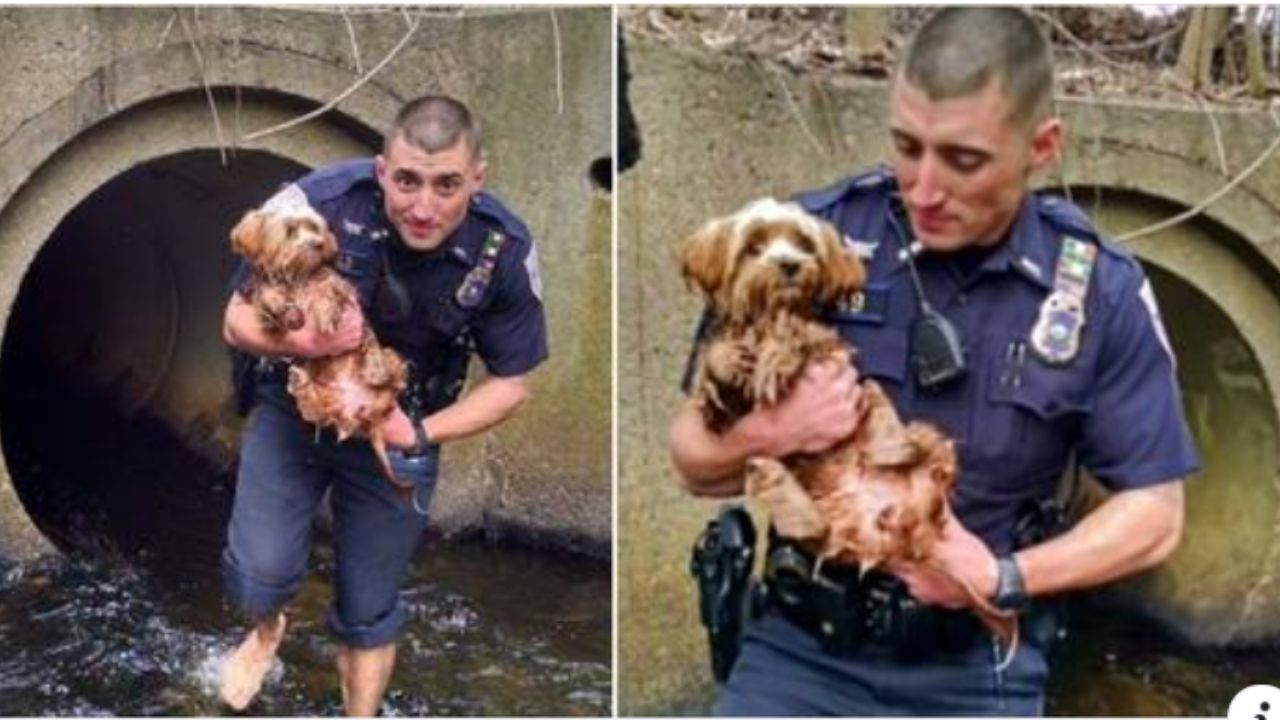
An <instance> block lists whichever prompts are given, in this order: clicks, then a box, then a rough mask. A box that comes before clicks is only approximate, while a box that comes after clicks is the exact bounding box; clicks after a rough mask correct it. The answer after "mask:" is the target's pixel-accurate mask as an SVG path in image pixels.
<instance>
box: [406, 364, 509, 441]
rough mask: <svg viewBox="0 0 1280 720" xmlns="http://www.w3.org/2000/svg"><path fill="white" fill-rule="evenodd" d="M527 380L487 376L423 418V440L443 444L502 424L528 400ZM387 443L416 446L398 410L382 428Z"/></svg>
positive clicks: (414, 438)
mask: <svg viewBox="0 0 1280 720" xmlns="http://www.w3.org/2000/svg"><path fill="white" fill-rule="evenodd" d="M529 394H530V393H529V376H528V375H527V374H525V375H512V376H509V377H500V376H495V375H491V376H489V377H487V378H485V379H484V380H482V381H481V382H480V383H479V384H478V385H476V386H475V388H473V389H472V390H471V391H470V392H468V393H467V394H466V395H463V396H462V397H461V398H459V399H458V401H457V402H455V403H453V404H452V405H449V406H447V407H445V408H443V409H441V410H440V411H438V412H435V413H432V414H431V415H428V416H427V417H425V418H423V420H422V422H423V423H424V424H423V427H424V429H425V430H426V431H427V437H429V438H430V439H431V441H432V442H434V443H445V442H449V441H451V440H461V439H462V438H465V437H469V436H471V435H475V434H477V433H481V432H484V431H485V430H488V429H489V428H491V427H493V426H494V425H497V424H498V423H500V422H502V421H503V420H506V419H507V418H509V417H511V416H512V415H514V414H515V413H516V410H518V409H520V406H521V405H523V404H524V403H525V401H527V400H528V399H529ZM383 430H384V433H385V437H386V440H387V443H388V444H389V445H391V446H392V447H398V448H401V449H407V448H411V447H413V446H414V445H415V444H416V443H417V434H416V433H414V431H413V426H412V425H411V424H410V420H409V418H408V417H407V416H405V414H404V412H402V411H401V410H400V409H399V408H397V409H396V410H395V411H394V412H393V413H392V415H391V417H390V418H388V419H387V422H386V424H385V425H384V427H383Z"/></svg>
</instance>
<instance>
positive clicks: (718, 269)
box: [680, 218, 733, 299]
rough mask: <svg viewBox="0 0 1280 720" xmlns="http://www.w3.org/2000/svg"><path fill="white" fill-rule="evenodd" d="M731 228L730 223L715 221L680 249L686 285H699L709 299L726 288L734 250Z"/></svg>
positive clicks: (686, 240)
mask: <svg viewBox="0 0 1280 720" xmlns="http://www.w3.org/2000/svg"><path fill="white" fill-rule="evenodd" d="M731 228H732V223H731V222H730V221H729V220H727V219H724V218H721V219H718V220H712V221H710V222H708V223H707V224H705V225H703V226H702V227H701V228H698V230H697V232H695V233H693V234H692V235H690V236H689V237H688V238H686V239H685V241H684V245H683V246H681V248H680V272H681V274H682V275H684V279H685V282H686V283H688V284H689V285H691V286H694V285H696V286H697V287H698V288H699V289H701V290H702V292H703V293H705V294H706V296H707V299H711V298H713V297H714V296H715V294H716V292H717V291H718V290H719V289H720V288H721V286H723V285H724V281H725V274H726V273H727V271H728V267H729V262H730V260H729V253H730V250H731V248H732V246H733V242H732V239H731V238H730V237H729V231H730V229H731Z"/></svg>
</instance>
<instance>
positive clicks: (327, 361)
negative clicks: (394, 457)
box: [231, 210, 413, 495]
mask: <svg viewBox="0 0 1280 720" xmlns="http://www.w3.org/2000/svg"><path fill="white" fill-rule="evenodd" d="M231 250H232V252H234V253H236V254H237V255H240V256H242V257H244V258H245V260H247V261H248V262H249V265H250V267H251V268H252V270H253V275H252V278H251V280H250V282H249V285H248V287H247V289H246V290H245V291H244V293H245V295H246V297H247V298H248V300H249V301H250V302H252V303H253V307H254V309H255V310H256V311H257V315H258V320H259V322H260V323H261V324H262V328H263V330H264V331H266V332H267V333H268V335H271V336H274V337H280V336H282V335H284V334H285V333H286V332H289V331H291V330H297V329H299V328H302V327H303V326H304V325H306V323H307V322H308V321H311V322H312V323H314V325H315V327H316V328H317V329H318V330H319V331H321V332H334V331H335V330H337V329H338V326H339V324H340V323H341V321H342V317H343V315H344V313H346V312H347V310H348V309H350V308H358V307H359V299H358V297H357V295H356V291H355V288H353V287H352V286H351V284H350V283H348V282H347V281H346V280H345V279H343V277H342V276H341V275H339V274H338V273H337V272H336V271H335V270H334V269H333V268H332V267H331V263H332V262H333V260H334V258H335V257H336V256H337V254H338V243H337V240H336V239H334V237H333V234H332V233H330V232H329V228H328V225H327V224H326V223H325V221H324V218H322V217H320V215H319V214H318V213H316V212H314V211H311V210H293V211H290V212H271V211H264V210H253V211H250V212H249V213H248V214H247V215H245V216H244V218H243V219H242V220H241V221H240V223H239V224H238V225H236V227H235V229H234V230H232V231H231ZM407 380H408V368H407V367H406V365H405V362H404V360H402V359H401V358H400V356H399V355H398V354H396V352H395V351H394V350H392V349H391V348H386V347H382V346H380V345H379V344H378V340H377V338H375V337H374V336H373V331H372V330H370V329H369V327H368V326H367V325H366V326H365V330H364V337H363V338H362V339H361V341H360V345H359V347H357V348H356V349H355V350H351V351H349V352H345V353H342V354H339V355H332V356H327V357H318V358H305V359H298V360H295V361H294V362H293V364H292V365H291V366H290V368H289V392H290V393H291V394H292V395H293V397H294V399H296V400H297V403H298V412H299V414H301V415H302V418H303V419H304V420H306V421H307V422H311V423H315V424H316V425H317V426H324V427H329V428H333V429H334V430H335V431H337V433H338V437H339V439H341V440H346V439H347V438H349V437H352V436H358V437H365V438H368V439H369V441H370V443H371V444H372V445H373V449H374V452H375V454H376V455H377V456H378V461H379V463H381V465H382V469H383V472H384V473H386V476H387V478H388V479H389V480H391V482H392V483H393V484H394V485H395V486H396V489H397V490H398V491H399V492H400V493H401V494H402V495H407V494H408V493H409V492H411V491H412V489H413V484H412V483H402V482H401V481H399V480H398V479H397V478H396V475H395V472H394V471H393V470H392V469H391V463H390V461H389V459H388V458H387V444H386V440H385V439H384V438H383V437H382V433H381V430H380V428H381V426H382V423H383V422H384V421H385V420H386V419H387V417H388V416H390V415H391V413H392V411H394V410H395V407H396V399H397V398H398V397H399V395H400V392H401V391H402V390H404V387H405V384H406V382H407Z"/></svg>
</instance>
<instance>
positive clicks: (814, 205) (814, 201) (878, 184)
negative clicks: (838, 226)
mask: <svg viewBox="0 0 1280 720" xmlns="http://www.w3.org/2000/svg"><path fill="white" fill-rule="evenodd" d="M892 186H893V173H892V172H890V171H889V169H888V168H887V167H878V168H876V169H874V170H870V171H868V172H864V173H860V174H858V175H854V176H852V177H848V178H845V179H844V180H841V181H839V182H837V183H835V184H834V185H828V186H827V187H825V188H822V189H820V190H810V191H807V192H801V193H797V194H796V195H794V196H793V197H792V200H794V201H795V202H796V203H799V205H800V206H801V207H803V208H804V209H805V210H808V211H809V212H811V213H816V212H819V211H821V210H823V209H824V208H828V207H830V206H832V205H834V204H836V203H838V202H840V201H841V200H843V199H844V198H846V197H848V196H849V195H856V194H863V193H870V192H875V191H879V190H887V189H889V188H890V187H892Z"/></svg>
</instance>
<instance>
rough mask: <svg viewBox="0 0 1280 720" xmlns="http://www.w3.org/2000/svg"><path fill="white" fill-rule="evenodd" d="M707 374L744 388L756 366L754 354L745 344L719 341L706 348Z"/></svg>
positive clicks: (727, 383)
mask: <svg viewBox="0 0 1280 720" xmlns="http://www.w3.org/2000/svg"><path fill="white" fill-rule="evenodd" d="M706 366H707V374H708V375H710V376H711V377H712V378H714V379H715V380H717V381H719V382H721V383H723V384H725V385H732V386H734V387H745V386H746V385H747V383H748V381H749V380H750V378H751V373H752V371H753V369H754V368H755V366H756V352H755V349H754V348H752V347H751V346H750V345H748V344H747V343H745V342H741V341H736V342H735V341H727V340H726V341H719V342H713V343H711V345H709V346H708V347H707V356H706Z"/></svg>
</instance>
